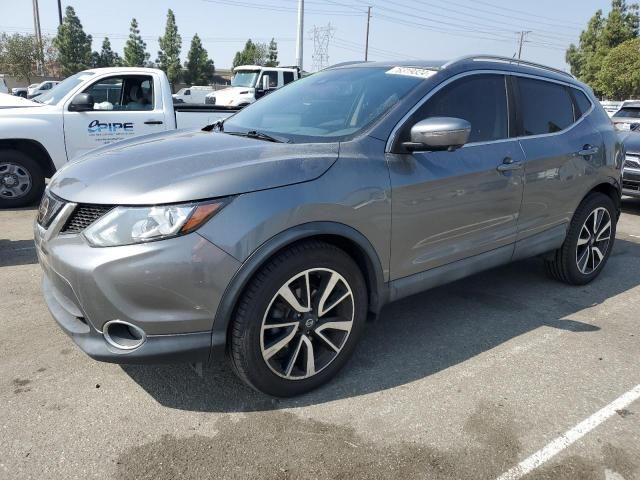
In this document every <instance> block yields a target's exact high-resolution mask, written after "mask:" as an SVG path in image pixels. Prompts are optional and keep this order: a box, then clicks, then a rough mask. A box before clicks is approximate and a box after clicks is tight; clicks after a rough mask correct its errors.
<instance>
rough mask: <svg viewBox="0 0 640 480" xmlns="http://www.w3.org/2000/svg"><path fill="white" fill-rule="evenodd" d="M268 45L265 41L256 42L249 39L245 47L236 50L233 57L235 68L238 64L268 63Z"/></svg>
mask: <svg viewBox="0 0 640 480" xmlns="http://www.w3.org/2000/svg"><path fill="white" fill-rule="evenodd" d="M267 56H268V47H267V46H266V45H265V44H264V43H254V42H253V41H252V40H251V39H249V40H247V43H245V45H244V49H243V50H241V51H239V52H236V55H235V57H234V58H233V68H235V67H237V66H238V65H265V64H266V63H267Z"/></svg>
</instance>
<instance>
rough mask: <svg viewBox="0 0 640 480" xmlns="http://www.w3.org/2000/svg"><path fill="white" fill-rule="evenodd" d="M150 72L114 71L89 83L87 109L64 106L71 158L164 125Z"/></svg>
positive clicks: (157, 88)
mask: <svg viewBox="0 0 640 480" xmlns="http://www.w3.org/2000/svg"><path fill="white" fill-rule="evenodd" d="M160 89H161V86H160V81H159V79H158V78H157V77H155V76H153V75H113V76H109V77H103V78H101V79H99V80H96V81H95V82H93V83H92V84H91V85H89V86H88V87H87V88H86V89H85V90H84V91H83V93H89V94H91V95H92V96H93V98H94V101H95V103H94V109H93V111H89V112H70V111H69V105H68V104H67V105H65V109H64V132H65V142H66V145H67V156H68V157H69V159H70V160H71V159H73V158H75V157H77V156H79V155H82V154H84V153H86V152H88V151H90V150H93V149H94V148H97V147H100V146H102V145H105V144H108V143H112V142H116V141H118V140H124V139H127V138H131V137H134V136H138V135H146V134H149V133H156V132H161V131H163V130H165V129H166V128H167V122H166V121H165V112H164V107H163V104H162V100H161V99H162V96H161V95H159V94H157V93H156V92H160Z"/></svg>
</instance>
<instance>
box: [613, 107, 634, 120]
mask: <svg viewBox="0 0 640 480" xmlns="http://www.w3.org/2000/svg"><path fill="white" fill-rule="evenodd" d="M614 117H616V118H640V108H633V107H625V108H623V109H621V110H619V111H618V112H616V114H615V115H614Z"/></svg>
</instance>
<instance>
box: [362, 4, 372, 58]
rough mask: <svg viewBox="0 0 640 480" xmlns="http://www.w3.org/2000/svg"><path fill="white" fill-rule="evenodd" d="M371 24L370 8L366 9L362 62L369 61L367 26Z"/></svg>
mask: <svg viewBox="0 0 640 480" xmlns="http://www.w3.org/2000/svg"><path fill="white" fill-rule="evenodd" d="M370 23H371V7H369V8H368V9H367V39H366V40H365V43H364V61H365V62H366V61H368V60H369V24H370Z"/></svg>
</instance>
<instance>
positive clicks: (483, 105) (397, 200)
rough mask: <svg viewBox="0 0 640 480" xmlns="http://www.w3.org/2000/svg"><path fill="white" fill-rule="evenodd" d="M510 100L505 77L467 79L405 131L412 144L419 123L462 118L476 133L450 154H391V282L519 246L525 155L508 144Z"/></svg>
mask: <svg viewBox="0 0 640 480" xmlns="http://www.w3.org/2000/svg"><path fill="white" fill-rule="evenodd" d="M508 97H509V96H508V88H507V80H506V78H505V76H503V75H500V74H473V75H470V76H466V77H463V78H460V79H458V80H455V81H453V82H452V83H449V84H448V85H447V86H445V87H444V88H442V89H441V90H439V91H438V92H437V93H435V94H434V95H433V96H432V97H431V98H430V99H428V100H427V101H426V103H425V104H424V105H422V106H421V107H420V108H419V109H418V110H417V111H416V113H415V114H413V115H412V116H411V117H410V119H409V120H408V121H407V123H406V124H405V125H403V127H402V128H401V130H400V133H399V135H400V140H401V141H402V140H408V139H409V132H410V129H411V126H413V125H414V124H415V123H416V122H418V121H420V120H423V119H425V118H428V117H456V118H462V119H465V120H467V121H469V123H470V124H471V128H472V132H471V135H470V138H469V142H468V143H467V145H465V146H464V147H462V148H460V149H457V150H455V151H452V152H449V151H444V152H414V153H390V154H388V155H387V159H388V165H389V170H390V174H391V186H392V251H391V279H392V280H395V279H398V278H402V277H406V276H409V275H412V274H415V273H419V272H423V271H425V270H428V269H431V268H435V267H439V266H442V265H445V264H448V263H451V262H455V261H457V260H461V259H463V258H467V257H471V256H474V255H478V254H481V253H484V252H487V251H490V250H493V249H496V248H499V247H505V246H506V247H510V246H511V245H513V243H514V241H515V238H516V231H517V220H518V214H519V211H520V204H521V201H522V191H523V185H522V169H521V165H522V163H523V160H524V155H523V153H522V149H521V148H520V146H519V144H518V142H517V140H515V139H513V140H512V139H510V131H512V128H511V127H512V125H511V124H512V123H513V122H512V120H511V115H510V111H509V102H508ZM505 165H508V167H506V168H505ZM506 255H507V256H508V255H509V253H508V252H507V254H506Z"/></svg>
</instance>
